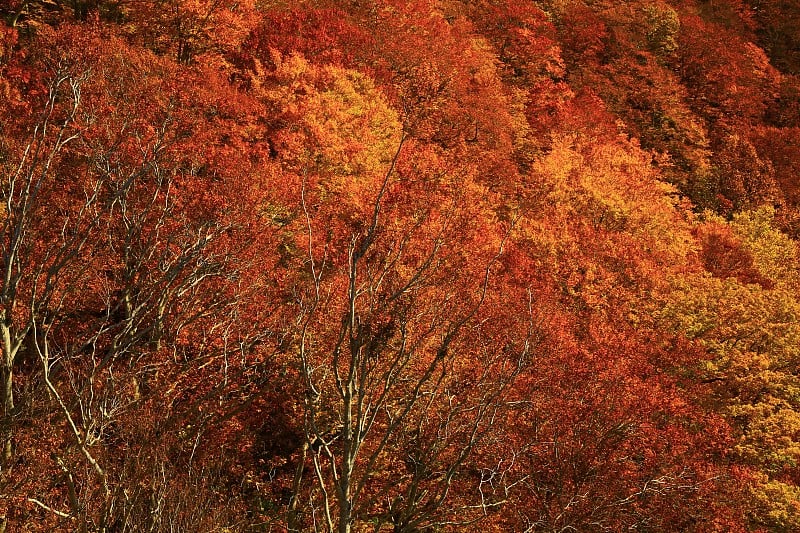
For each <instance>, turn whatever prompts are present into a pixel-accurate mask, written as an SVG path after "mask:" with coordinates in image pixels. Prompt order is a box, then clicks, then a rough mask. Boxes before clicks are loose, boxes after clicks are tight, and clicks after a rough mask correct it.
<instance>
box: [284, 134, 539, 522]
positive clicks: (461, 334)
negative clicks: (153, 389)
mask: <svg viewBox="0 0 800 533" xmlns="http://www.w3.org/2000/svg"><path fill="white" fill-rule="evenodd" d="M402 147H403V143H402V142H401V143H400V147H399V148H398V151H397V153H396V154H395V157H394V160H393V162H392V163H391V165H390V167H389V169H388V171H387V172H386V174H385V177H384V178H383V182H382V184H381V186H380V189H379V191H378V193H377V196H376V198H375V200H374V202H373V204H372V214H371V218H370V220H369V221H368V222H367V223H366V224H365V225H364V226H365V228H364V229H363V230H361V231H355V232H354V233H353V234H352V235H351V236H350V238H349V240H348V241H349V242H348V244H347V248H346V262H344V261H343V263H345V266H343V267H336V266H335V264H336V261H334V260H332V258H331V257H329V254H333V253H335V252H332V251H330V250H329V249H328V248H326V249H325V250H324V251H323V252H322V255H321V256H319V255H318V253H317V252H315V246H314V242H313V232H314V231H315V230H314V225H315V222H316V221H315V220H314V219H313V217H312V216H311V214H310V211H309V209H308V206H307V202H306V198H305V192H304V194H303V202H302V203H303V206H302V207H303V212H304V214H305V221H306V234H307V237H308V249H307V262H308V267H309V269H310V276H309V286H308V289H307V290H305V291H304V290H303V289H301V288H298V289H297V292H296V302H297V306H298V308H299V311H300V312H299V314H298V316H297V320H296V327H297V330H296V338H297V339H298V341H297V342H298V345H297V350H298V354H299V359H300V361H299V364H300V368H301V374H302V377H303V380H304V383H305V389H306V395H305V396H306V397H305V401H304V406H305V445H304V447H303V450H302V454H301V457H300V459H299V461H298V465H297V470H296V473H295V478H294V488H293V496H292V499H291V501H290V503H289V506H288V515H287V524H288V528H289V529H290V530H293V531H299V530H301V529H313V530H316V531H329V532H333V531H338V532H339V533H346V532H349V531H351V529H352V527H353V525H354V523H356V522H361V523H373V524H375V527H376V530H377V529H379V528H380V525H381V524H390V525H391V526H392V527H393V528H394V530H395V531H404V532H411V531H418V530H422V529H425V528H430V527H434V526H436V525H446V524H451V525H455V524H464V523H467V522H470V521H474V520H478V519H480V518H481V517H482V516H484V515H485V513H486V511H487V509H488V508H489V507H491V506H493V505H496V504H499V503H498V502H489V501H487V500H486V499H485V498H484V499H483V500H482V499H481V492H480V488H481V476H480V474H476V473H475V472H472V473H471V474H469V475H465V473H464V471H465V470H467V469H466V468H465V466H466V465H467V464H468V460H469V459H470V458H471V457H472V456H473V453H474V452H475V450H476V448H477V447H478V446H479V445H480V444H481V443H482V442H485V440H486V437H487V435H488V434H489V433H490V432H491V431H492V430H493V429H496V425H497V424H499V423H501V422H500V421H499V419H500V417H501V416H500V412H501V411H502V410H503V409H504V407H505V403H504V398H503V393H504V391H505V390H506V389H507V388H508V387H509V385H511V384H512V383H513V381H514V379H515V377H516V376H517V375H518V373H519V372H520V371H521V370H522V369H523V368H524V367H525V366H527V364H528V361H529V356H530V353H531V350H532V340H533V337H534V328H533V325H532V324H529V326H528V328H527V332H524V333H523V335H522V339H521V340H520V342H518V343H516V344H513V343H509V344H508V346H507V347H508V350H506V351H503V350H496V348H497V347H498V345H500V344H502V342H503V340H501V339H494V338H490V337H489V336H487V335H484V334H483V332H482V328H481V320H480V319H479V315H480V313H481V311H482V310H483V306H484V304H485V302H486V299H487V294H488V292H489V291H490V290H491V289H490V286H491V275H492V268H493V267H495V266H496V262H497V261H498V259H499V258H500V256H501V255H502V253H503V243H504V242H505V239H501V242H500V244H499V245H498V246H497V248H496V249H495V251H494V256H493V257H491V256H489V257H488V259H487V260H486V262H485V263H484V266H483V267H482V268H481V267H478V268H477V270H476V269H473V271H472V272H473V273H467V272H465V271H463V270H459V269H458V268H455V267H454V265H452V264H449V263H448V262H449V261H450V260H451V259H452V257H451V254H452V253H453V251H454V250H456V249H458V248H459V247H460V246H461V244H460V243H459V242H458V238H459V233H460V231H461V227H460V226H459V224H460V222H459V216H461V215H460V211H459V208H458V205H457V202H456V201H453V202H452V205H450V207H449V208H445V210H446V214H445V215H444V216H443V217H441V218H440V219H439V222H433V221H431V220H428V218H427V217H426V216H418V217H417V218H416V220H415V221H409V223H408V225H407V227H405V228H404V229H403V230H402V231H400V232H396V231H390V230H389V229H387V228H386V227H385V226H384V224H383V221H382V216H383V211H384V209H385V208H384V202H385V200H386V196H387V194H389V188H390V187H391V184H392V177H393V173H394V172H395V170H394V169H395V164H396V162H397V159H398V157H399V155H400V152H401V150H402ZM421 246H424V249H422V250H420V247H421ZM409 257H413V259H409ZM478 257H480V255H478V254H476V259H477V258H478ZM337 268H338V270H337ZM463 276H466V279H463ZM512 344H513V345H512ZM472 358H477V359H472ZM307 470H310V474H308V475H310V476H312V481H311V482H310V483H304V478H305V477H306V475H307V473H306V471H307ZM465 477H469V478H470V479H469V482H468V483H471V485H472V489H471V495H472V497H471V498H469V499H468V500H464V499H463V496H461V495H459V496H457V497H455V498H454V497H453V494H452V492H456V491H452V492H451V489H452V488H453V486H454V484H456V483H462V482H464V481H463V478H465ZM459 492H463V491H459ZM459 498H460V501H459ZM451 500H455V501H451Z"/></svg>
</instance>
